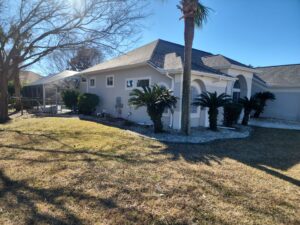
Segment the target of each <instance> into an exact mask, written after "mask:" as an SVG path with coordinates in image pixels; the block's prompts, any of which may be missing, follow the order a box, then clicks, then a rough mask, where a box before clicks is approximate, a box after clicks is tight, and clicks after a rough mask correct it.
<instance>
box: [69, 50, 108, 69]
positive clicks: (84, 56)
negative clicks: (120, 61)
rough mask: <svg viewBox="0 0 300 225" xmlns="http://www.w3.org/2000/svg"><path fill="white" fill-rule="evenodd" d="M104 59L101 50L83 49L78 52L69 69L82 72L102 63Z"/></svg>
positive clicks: (71, 60)
mask: <svg viewBox="0 0 300 225" xmlns="http://www.w3.org/2000/svg"><path fill="white" fill-rule="evenodd" d="M103 59H104V55H103V53H102V52H101V51H100V50H99V49H96V48H87V47H81V48H79V49H78V51H77V52H76V55H75V56H74V57H73V58H71V59H70V61H69V62H68V64H69V69H70V70H74V71H82V70H85V69H88V68H90V67H91V66H94V65H96V64H98V63H100V62H102V61H103Z"/></svg>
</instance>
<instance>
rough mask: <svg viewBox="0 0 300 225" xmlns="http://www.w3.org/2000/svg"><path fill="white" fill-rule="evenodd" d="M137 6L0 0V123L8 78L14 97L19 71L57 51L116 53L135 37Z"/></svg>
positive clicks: (129, 1)
mask: <svg viewBox="0 0 300 225" xmlns="http://www.w3.org/2000/svg"><path fill="white" fill-rule="evenodd" d="M143 4H144V3H143V1H140V0H122V1H104V0H88V1H86V0H79V1H65V0H18V1H9V0H0V12H1V18H0V122H6V121H7V120H8V119H9V117H8V82H9V81H11V80H13V81H14V85H15V92H18V95H20V93H19V92H20V88H19V87H20V84H19V82H20V80H19V71H20V70H22V69H24V68H27V67H29V66H31V65H33V64H35V63H37V62H39V61H41V60H43V59H45V57H47V56H49V55H51V54H54V53H55V52H57V51H71V50H73V49H78V48H82V47H83V46H89V47H90V48H93V49H94V48H95V49H108V50H109V51H118V50H119V49H120V48H122V47H124V46H125V45H128V44H129V43H130V40H132V41H134V40H135V37H136V34H137V32H138V31H139V26H138V25H139V21H140V20H141V19H143V18H144V17H145V14H144V13H143V10H142V7H143ZM73 63H74V65H76V58H75V59H74V62H72V64H73ZM81 67H82V65H79V67H78V65H76V69H80V68H81ZM16 87H17V88H16Z"/></svg>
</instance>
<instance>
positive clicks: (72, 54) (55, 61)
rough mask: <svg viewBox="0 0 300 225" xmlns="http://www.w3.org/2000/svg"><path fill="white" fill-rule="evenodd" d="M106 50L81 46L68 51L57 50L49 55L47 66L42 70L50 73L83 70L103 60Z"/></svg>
mask: <svg viewBox="0 0 300 225" xmlns="http://www.w3.org/2000/svg"><path fill="white" fill-rule="evenodd" d="M104 58H105V55H104V52H103V51H102V50H100V49H98V48H95V47H86V46H83V47H79V48H77V49H72V50H66V51H60V50H58V51H55V52H54V53H53V54H51V55H49V56H48V57H47V60H46V63H47V66H46V68H45V66H44V65H43V66H41V67H43V68H42V70H44V71H45V69H46V71H45V72H47V73H50V74H56V73H59V72H61V71H64V70H73V71H78V72H80V71H82V70H85V69H87V68H90V67H92V66H94V65H96V64H99V63H101V62H103V60H104Z"/></svg>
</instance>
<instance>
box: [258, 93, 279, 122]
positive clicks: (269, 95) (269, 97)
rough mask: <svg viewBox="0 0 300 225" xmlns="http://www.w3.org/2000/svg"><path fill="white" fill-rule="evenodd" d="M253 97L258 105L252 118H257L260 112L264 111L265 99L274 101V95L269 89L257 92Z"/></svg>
mask: <svg viewBox="0 0 300 225" xmlns="http://www.w3.org/2000/svg"><path fill="white" fill-rule="evenodd" d="M255 97H256V99H257V100H258V106H257V109H256V111H255V113H254V118H259V116H260V114H261V113H263V112H264V109H265V107H266V105H267V101H269V100H270V101H274V100H275V99H276V97H275V95H274V94H273V93H272V92H269V91H265V92H259V93H257V94H256V95H255Z"/></svg>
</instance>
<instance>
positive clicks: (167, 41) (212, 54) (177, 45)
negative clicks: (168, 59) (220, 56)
mask: <svg viewBox="0 0 300 225" xmlns="http://www.w3.org/2000/svg"><path fill="white" fill-rule="evenodd" d="M157 41H163V42H167V43H170V44H173V45H177V46H180V47H184V45H182V44H178V43H175V42H171V41H167V40H164V39H160V38H159V39H157ZM192 50H195V51H199V52H204V53H207V54H211V55H214V54H213V53H211V52H207V51H203V50H200V49H196V48H192Z"/></svg>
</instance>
